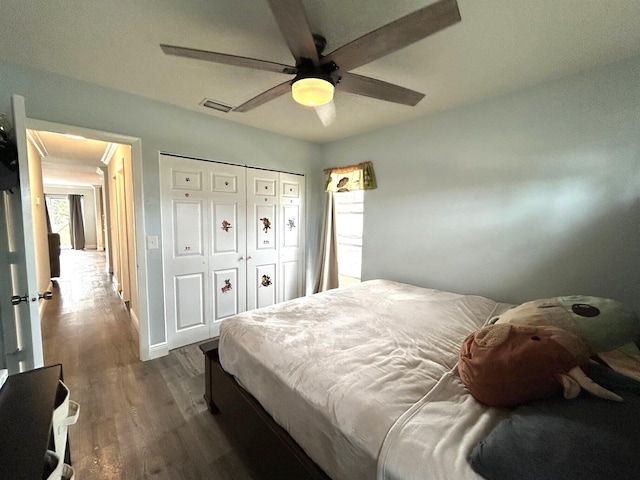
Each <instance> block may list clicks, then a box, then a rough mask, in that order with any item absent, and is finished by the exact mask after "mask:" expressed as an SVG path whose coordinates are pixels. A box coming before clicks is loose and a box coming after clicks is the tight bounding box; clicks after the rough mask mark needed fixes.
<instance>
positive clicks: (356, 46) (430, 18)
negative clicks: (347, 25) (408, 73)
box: [322, 0, 460, 71]
mask: <svg viewBox="0 0 640 480" xmlns="http://www.w3.org/2000/svg"><path fill="white" fill-rule="evenodd" d="M459 21H460V11H459V10H458V3H457V2H456V0H440V1H439V2H436V3H433V4H431V5H428V6H426V7H424V8H422V9H420V10H417V11H415V12H413V13H410V14H408V15H406V16H404V17H402V18H399V19H398V20H396V21H394V22H391V23H389V24H387V25H384V26H383V27H380V28H378V29H377V30H374V31H372V32H370V33H367V34H366V35H363V36H362V37H360V38H357V39H356V40H354V41H352V42H350V43H347V44H346V45H344V46H342V47H340V48H338V49H337V50H334V51H333V52H331V53H330V54H329V55H327V56H326V57H325V58H323V62H322V63H323V64H324V63H327V62H330V61H333V62H335V63H336V64H337V65H338V66H339V67H340V69H341V70H342V71H346V70H352V69H354V68H357V67H360V66H362V65H366V64H367V63H369V62H372V61H374V60H377V59H378V58H380V57H384V56H385V55H388V54H390V53H392V52H395V51H396V50H400V49H401V48H403V47H406V46H408V45H411V44H412V43H415V42H417V41H418V40H421V39H423V38H425V37H427V36H429V35H431V34H433V33H436V32H438V31H440V30H442V29H444V28H446V27H448V26H450V25H453V24H454V23H456V22H459Z"/></svg>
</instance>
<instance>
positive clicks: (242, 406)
mask: <svg viewBox="0 0 640 480" xmlns="http://www.w3.org/2000/svg"><path fill="white" fill-rule="evenodd" d="M200 350H202V353H204V358H205V394H204V398H205V400H206V402H207V407H208V408H209V411H210V412H211V413H212V414H216V418H217V419H218V421H219V424H220V426H221V427H222V428H223V430H224V431H225V433H227V434H228V435H229V436H230V438H231V440H232V442H234V444H235V445H236V446H237V447H239V449H240V453H241V454H243V456H244V457H245V458H246V460H247V463H248V466H249V467H250V468H251V470H252V471H253V472H254V473H256V474H257V475H258V476H259V477H260V478H269V479H283V480H289V479H293V478H295V479H299V480H304V479H310V480H329V477H328V476H327V474H326V473H324V472H323V471H322V469H320V467H318V465H316V464H315V462H314V461H313V460H311V459H310V458H309V457H308V456H307V455H306V453H305V452H304V450H302V448H301V447H300V446H299V445H298V444H297V443H296V442H295V441H294V440H293V439H292V438H291V436H289V434H288V433H287V432H286V430H284V429H283V428H282V427H281V426H280V425H278V424H277V423H276V422H275V421H274V420H273V418H271V415H269V414H268V413H267V412H266V410H265V409H264V408H262V406H261V405H260V403H259V402H258V401H257V400H256V399H255V398H254V397H253V396H252V395H251V394H250V393H249V392H247V391H246V390H245V389H244V388H242V387H241V386H240V385H239V384H238V382H236V381H235V379H234V378H233V376H232V375H229V374H228V373H227V372H225V371H224V370H223V368H222V366H221V365H220V358H219V356H218V339H217V338H216V339H213V340H211V341H209V342H206V343H203V344H201V345H200ZM218 414H219V415H218Z"/></svg>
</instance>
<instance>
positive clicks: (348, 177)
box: [324, 162, 378, 192]
mask: <svg viewBox="0 0 640 480" xmlns="http://www.w3.org/2000/svg"><path fill="white" fill-rule="evenodd" d="M324 173H325V174H326V175H327V182H326V185H325V191H327V192H352V191H354V190H373V189H374V188H377V187H378V185H377V183H376V175H375V173H374V172H373V164H372V163H371V162H362V163H360V164H358V165H349V166H348V167H338V168H327V169H326V170H325V171H324Z"/></svg>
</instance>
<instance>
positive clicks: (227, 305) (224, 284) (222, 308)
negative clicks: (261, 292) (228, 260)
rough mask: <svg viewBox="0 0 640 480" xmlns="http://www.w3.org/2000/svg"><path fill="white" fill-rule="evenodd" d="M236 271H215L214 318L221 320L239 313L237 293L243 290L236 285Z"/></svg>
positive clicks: (240, 285) (242, 286) (232, 269)
mask: <svg viewBox="0 0 640 480" xmlns="http://www.w3.org/2000/svg"><path fill="white" fill-rule="evenodd" d="M238 277H239V275H238V269H237V268H231V269H226V270H216V271H214V272H213V285H214V290H215V292H216V294H215V298H216V304H215V318H219V319H223V318H226V317H230V316H231V315H236V314H238V313H240V302H239V294H238V293H239V292H240V291H241V290H242V289H243V288H244V285H243V284H239V283H238Z"/></svg>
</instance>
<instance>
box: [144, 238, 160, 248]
mask: <svg viewBox="0 0 640 480" xmlns="http://www.w3.org/2000/svg"><path fill="white" fill-rule="evenodd" d="M156 248H158V236H157V235H149V236H147V249H148V250H154V249H156Z"/></svg>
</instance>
